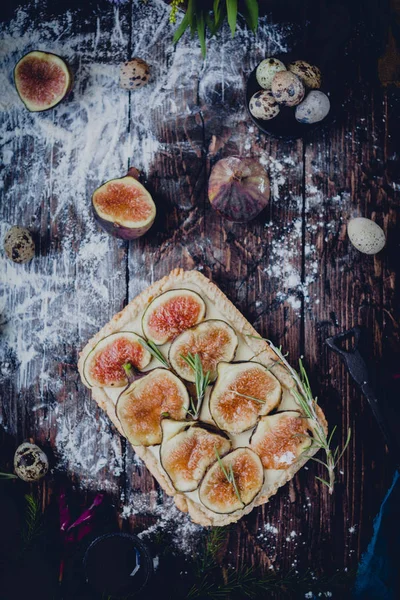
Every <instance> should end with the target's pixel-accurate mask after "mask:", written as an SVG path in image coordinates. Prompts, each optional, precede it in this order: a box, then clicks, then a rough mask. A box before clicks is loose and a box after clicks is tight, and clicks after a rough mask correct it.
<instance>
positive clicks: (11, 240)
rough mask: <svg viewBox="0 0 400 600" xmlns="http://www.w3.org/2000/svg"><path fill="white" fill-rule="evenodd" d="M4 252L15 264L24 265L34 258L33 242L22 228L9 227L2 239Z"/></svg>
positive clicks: (30, 236) (27, 232)
mask: <svg viewBox="0 0 400 600" xmlns="http://www.w3.org/2000/svg"><path fill="white" fill-rule="evenodd" d="M4 250H5V253H6V254H7V256H8V258H9V259H10V260H12V261H14V262H16V263H25V262H28V261H29V260H31V259H32V258H33V257H34V256H35V242H34V241H33V238H32V235H31V234H30V232H29V231H28V230H27V229H25V228H24V227H16V226H15V227H11V229H9V230H8V231H7V233H6V236H5V238H4Z"/></svg>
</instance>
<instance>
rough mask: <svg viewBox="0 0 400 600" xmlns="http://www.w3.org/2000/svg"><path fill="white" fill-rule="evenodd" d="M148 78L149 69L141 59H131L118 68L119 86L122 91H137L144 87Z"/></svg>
mask: <svg viewBox="0 0 400 600" xmlns="http://www.w3.org/2000/svg"><path fill="white" fill-rule="evenodd" d="M149 78H150V67H149V65H148V64H147V63H146V62H145V61H144V60H142V59H141V58H132V60H130V61H128V62H126V63H123V64H122V65H121V67H120V75H119V85H120V87H122V88H123V89H124V90H137V89H138V88H140V87H142V86H144V85H146V83H148V81H149Z"/></svg>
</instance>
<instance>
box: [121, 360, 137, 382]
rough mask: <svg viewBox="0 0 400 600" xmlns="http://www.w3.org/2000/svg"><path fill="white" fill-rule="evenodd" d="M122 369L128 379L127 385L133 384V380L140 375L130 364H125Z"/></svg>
mask: <svg viewBox="0 0 400 600" xmlns="http://www.w3.org/2000/svg"><path fill="white" fill-rule="evenodd" d="M122 368H123V369H124V371H125V374H126V377H127V379H128V385H130V384H131V383H133V382H134V381H135V379H137V377H138V375H140V373H139V371H138V370H137V369H135V367H134V366H133V365H132V364H131V363H125V364H124V365H122Z"/></svg>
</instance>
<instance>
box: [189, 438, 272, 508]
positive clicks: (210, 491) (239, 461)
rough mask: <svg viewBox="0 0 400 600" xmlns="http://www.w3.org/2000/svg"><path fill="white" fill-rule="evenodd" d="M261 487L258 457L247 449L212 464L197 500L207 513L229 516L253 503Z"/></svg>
mask: <svg viewBox="0 0 400 600" xmlns="http://www.w3.org/2000/svg"><path fill="white" fill-rule="evenodd" d="M263 484H264V469H263V466H262V463H261V460H260V458H259V456H257V454H256V453H255V452H253V451H252V450H250V448H237V449H236V450H233V451H232V452H229V454H226V455H225V456H224V457H223V458H221V459H220V460H219V461H217V462H215V463H214V464H213V466H212V467H210V469H209V470H208V471H207V473H206V474H205V476H204V479H203V481H202V482H201V485H200V488H199V498H200V501H201V502H202V504H204V506H205V507H206V508H208V509H209V510H211V511H213V512H215V513H219V514H229V513H233V512H235V511H237V510H242V509H243V508H245V507H246V506H248V505H249V504H250V503H251V502H253V500H254V498H255V497H256V496H257V495H258V494H259V492H260V491H261V489H262V486H263Z"/></svg>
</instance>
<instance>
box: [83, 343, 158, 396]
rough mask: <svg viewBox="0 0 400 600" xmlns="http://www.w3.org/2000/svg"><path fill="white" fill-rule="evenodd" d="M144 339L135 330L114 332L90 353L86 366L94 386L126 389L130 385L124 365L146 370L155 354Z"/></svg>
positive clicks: (91, 385)
mask: <svg viewBox="0 0 400 600" xmlns="http://www.w3.org/2000/svg"><path fill="white" fill-rule="evenodd" d="M140 340H143V338H141V337H140V336H139V335H137V334H136V333H133V332H131V331H119V332H118V333H112V334H111V335H108V336H107V337H105V338H103V339H102V340H100V341H99V342H98V343H97V344H96V346H95V347H94V348H93V350H92V351H91V352H90V353H89V354H88V356H87V358H86V360H85V364H84V367H83V374H84V377H85V379H86V381H87V383H88V385H89V386H90V387H100V388H103V387H123V386H125V385H126V384H127V383H128V379H127V377H126V373H125V370H124V365H126V364H130V365H132V366H133V367H134V368H136V369H139V371H141V370H142V369H145V368H146V367H147V365H148V364H149V362H150V360H151V354H150V352H149V351H148V350H146V349H145V348H144V347H143V346H142V345H141V343H140Z"/></svg>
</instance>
